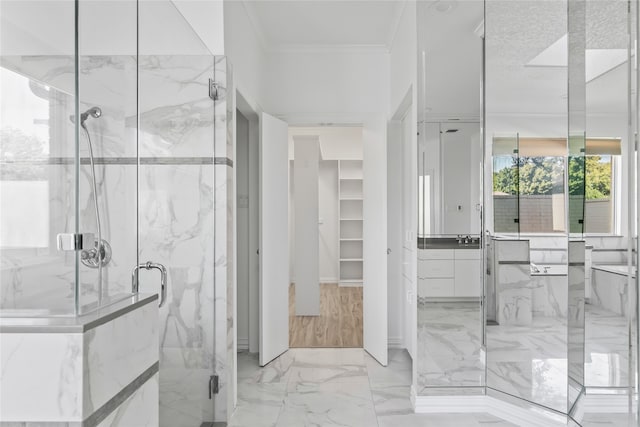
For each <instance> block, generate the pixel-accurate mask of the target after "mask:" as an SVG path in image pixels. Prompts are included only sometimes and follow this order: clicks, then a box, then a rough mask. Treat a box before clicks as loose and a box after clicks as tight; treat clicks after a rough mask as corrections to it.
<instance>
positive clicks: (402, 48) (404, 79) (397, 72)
mask: <svg viewBox="0 0 640 427" xmlns="http://www.w3.org/2000/svg"><path fill="white" fill-rule="evenodd" d="M416 25H417V23H416V2H415V1H408V2H406V3H405V6H404V10H403V12H402V16H401V18H400V25H399V26H398V32H397V33H396V35H395V38H394V39H393V43H392V45H391V50H390V52H389V74H390V76H389V90H390V99H389V101H390V102H389V113H390V114H391V115H393V114H395V112H396V111H397V110H398V107H399V106H400V103H401V102H402V101H403V99H404V97H405V95H406V93H407V90H409V88H411V90H412V98H413V99H417V81H416V79H417V73H418V65H417V55H418V47H417V41H418V40H417V28H416ZM416 117H417V115H416Z"/></svg>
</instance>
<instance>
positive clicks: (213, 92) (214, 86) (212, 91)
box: [209, 79, 219, 101]
mask: <svg viewBox="0 0 640 427" xmlns="http://www.w3.org/2000/svg"><path fill="white" fill-rule="evenodd" d="M209 98H211V99H213V100H214V101H217V100H218V98H219V93H218V83H217V82H215V81H214V80H213V79H209Z"/></svg>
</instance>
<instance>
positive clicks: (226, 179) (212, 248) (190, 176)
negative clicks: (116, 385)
mask: <svg viewBox="0 0 640 427" xmlns="http://www.w3.org/2000/svg"><path fill="white" fill-rule="evenodd" d="M210 77H212V78H214V79H215V81H216V82H218V84H219V94H220V96H219V98H218V100H217V101H215V102H214V101H212V100H211V99H210V98H209V96H208V94H209V92H208V79H209V78H210ZM227 85H228V82H227V72H226V59H225V58H224V57H216V58H215V59H214V57H212V56H185V55H180V56H178V55H176V56H144V57H140V111H141V114H140V163H141V164H140V174H139V186H140V195H139V201H138V203H139V219H140V237H139V257H140V260H141V262H144V261H147V260H151V261H155V262H160V263H162V264H164V265H165V266H166V267H167V269H168V270H169V284H168V286H169V292H168V298H167V302H166V305H165V306H164V307H162V308H161V310H160V414H161V416H160V420H161V425H166V426H171V427H180V426H185V427H191V426H199V425H200V424H201V423H202V422H205V421H206V422H210V421H214V420H216V421H225V420H226V418H227V414H228V411H229V408H228V405H229V404H230V400H231V399H229V398H228V396H230V395H231V393H232V386H231V384H232V381H231V380H230V379H231V375H232V373H233V357H232V356H233V355H232V354H231V353H230V351H229V348H233V333H230V332H229V331H230V330H232V323H231V322H232V320H233V319H232V313H233V299H232V296H233V293H232V292H233V286H232V285H233V275H232V274H229V272H230V271H231V270H232V268H233V266H232V265H230V263H229V262H228V261H227V259H228V257H227V254H229V253H232V250H233V247H232V233H231V232H232V229H233V228H232V227H233V222H232V218H233V215H232V212H231V210H232V206H233V205H232V204H231V203H230V200H232V199H231V197H232V194H231V191H232V189H233V184H232V174H231V172H232V169H231V165H232V161H231V159H230V157H231V154H232V152H233V150H232V149H229V148H228V146H227V140H228V139H229V135H227V105H228V104H229V103H230V102H228V101H229V100H228V99H227V97H226V87H227ZM231 144H232V139H231ZM231 148H232V145H231ZM220 158H222V159H226V158H229V160H228V161H226V160H225V161H220V160H219V159H220ZM140 280H141V289H140V290H141V292H144V291H145V290H146V291H152V289H153V287H154V286H155V287H157V284H158V278H157V277H155V276H153V275H152V273H149V274H148V275H142V274H141V279H140ZM145 286H147V287H148V288H146V289H145V288H144V287H145ZM149 287H150V288H149ZM229 337H231V338H229ZM211 375H218V376H219V385H220V392H219V394H215V395H213V396H212V399H209V394H208V392H207V389H208V385H209V379H210V376H211ZM231 401H232V400H231ZM231 403H232V402H231Z"/></svg>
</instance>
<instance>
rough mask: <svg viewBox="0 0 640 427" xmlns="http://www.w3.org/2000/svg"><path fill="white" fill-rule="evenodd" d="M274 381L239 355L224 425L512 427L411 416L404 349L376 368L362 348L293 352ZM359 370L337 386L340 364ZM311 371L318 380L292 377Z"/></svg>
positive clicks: (481, 418)
mask: <svg viewBox="0 0 640 427" xmlns="http://www.w3.org/2000/svg"><path fill="white" fill-rule="evenodd" d="M271 363H277V364H278V366H279V368H278V370H279V372H280V375H279V376H278V379H279V380H281V381H279V382H274V381H262V382H261V381H258V380H259V379H268V378H271V377H272V375H271V374H268V373H267V374H265V373H263V372H262V371H263V370H266V371H267V372H272V370H271V368H270V367H269V366H270V365H271V364H269V365H267V366H266V367H264V368H260V367H259V366H258V359H257V357H256V356H255V355H251V354H249V353H239V354H238V369H239V372H238V377H239V378H238V407H237V408H236V411H235V413H234V414H233V416H232V417H231V420H230V423H229V427H261V426H277V427H291V426H299V425H300V426H302V425H313V426H316V425H318V426H319V425H322V426H348V427H371V426H394V427H397V426H403V427H405V426H407V427H411V426H439V427H447V426H452V427H453V426H455V427H458V426H465V427H467V426H468V427H479V426H487V427H488V426H496V427H497V426H500V427H502V426H505V427H506V426H512V424H510V423H508V422H506V421H503V420H500V419H499V418H497V417H494V416H491V415H488V414H455V415H454V414H452V415H447V414H415V413H413V409H412V406H411V401H410V383H411V379H410V378H407V377H406V374H405V373H406V372H411V369H412V368H411V358H410V357H409V355H408V353H407V352H406V351H405V350H389V365H388V366H387V367H383V366H380V365H379V364H377V362H375V360H373V359H372V358H371V357H370V356H369V355H367V354H366V353H365V352H364V350H362V349H292V350H289V351H287V352H286V353H284V354H283V355H282V356H280V357H279V358H277V359H276V360H275V361H274V362H271ZM345 365H346V366H351V367H358V368H359V369H361V370H363V371H364V378H362V380H353V381H346V382H337V381H335V378H334V377H333V373H335V372H337V371H339V370H340V369H341V368H343V367H344V366H345ZM301 367H302V368H313V369H315V370H317V371H319V373H318V374H317V376H316V379H317V381H313V382H307V381H306V380H305V379H304V378H300V377H297V376H295V375H291V374H290V372H293V371H295V370H296V368H301Z"/></svg>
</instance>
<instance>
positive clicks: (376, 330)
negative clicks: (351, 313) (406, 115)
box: [362, 117, 388, 366]
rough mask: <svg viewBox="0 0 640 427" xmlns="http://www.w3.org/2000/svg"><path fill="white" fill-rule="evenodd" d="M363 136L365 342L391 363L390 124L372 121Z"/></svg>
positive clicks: (380, 359)
mask: <svg viewBox="0 0 640 427" xmlns="http://www.w3.org/2000/svg"><path fill="white" fill-rule="evenodd" d="M362 136H363V162H362V168H363V183H362V192H363V197H364V201H363V220H364V221H363V236H362V239H363V258H364V261H363V262H364V264H363V289H362V292H363V304H362V305H363V328H364V336H363V344H364V349H365V350H366V351H367V352H368V353H369V354H370V355H371V356H373V358H375V359H376V360H377V361H378V362H380V364H382V365H384V366H387V335H388V331H387V191H386V189H387V124H386V120H385V119H384V117H379V118H378V119H376V120H371V121H368V122H366V123H365V124H364V126H363V129H362Z"/></svg>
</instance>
